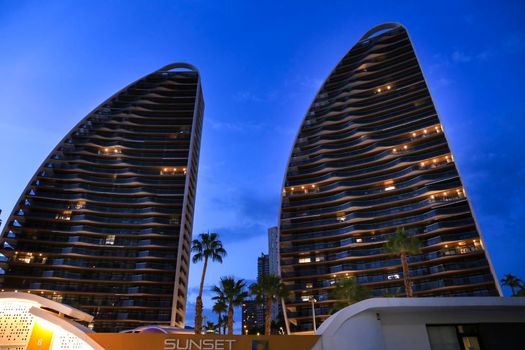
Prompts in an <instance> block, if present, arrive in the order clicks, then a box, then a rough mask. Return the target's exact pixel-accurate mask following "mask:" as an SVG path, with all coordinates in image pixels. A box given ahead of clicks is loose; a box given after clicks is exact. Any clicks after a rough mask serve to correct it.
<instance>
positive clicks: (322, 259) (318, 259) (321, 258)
mask: <svg viewBox="0 0 525 350" xmlns="http://www.w3.org/2000/svg"><path fill="white" fill-rule="evenodd" d="M315 261H316V262H319V261H324V255H318V256H316V257H315Z"/></svg>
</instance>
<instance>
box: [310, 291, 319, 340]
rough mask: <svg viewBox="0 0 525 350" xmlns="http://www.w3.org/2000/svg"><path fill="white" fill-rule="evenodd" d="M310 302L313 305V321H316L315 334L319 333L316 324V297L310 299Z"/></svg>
mask: <svg viewBox="0 0 525 350" xmlns="http://www.w3.org/2000/svg"><path fill="white" fill-rule="evenodd" d="M310 302H311V303H312V319H313V321H314V333H315V332H317V325H316V323H315V303H317V299H315V298H314V297H311V298H310Z"/></svg>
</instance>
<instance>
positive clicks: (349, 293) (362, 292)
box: [330, 277, 370, 312]
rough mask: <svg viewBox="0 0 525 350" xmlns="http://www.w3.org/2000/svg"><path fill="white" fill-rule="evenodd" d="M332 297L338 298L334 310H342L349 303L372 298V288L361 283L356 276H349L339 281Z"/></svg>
mask: <svg viewBox="0 0 525 350" xmlns="http://www.w3.org/2000/svg"><path fill="white" fill-rule="evenodd" d="M330 298H331V299H334V300H336V302H335V304H334V306H333V307H332V310H331V311H332V312H334V311H338V310H341V309H342V308H344V307H347V306H348V305H352V304H355V303H357V302H358V301H361V300H365V299H368V298H370V290H369V289H368V288H367V287H365V286H362V285H360V284H359V283H358V282H357V280H356V279H355V278H354V277H347V278H343V279H340V280H339V281H337V283H336V285H335V289H333V290H332V292H331V293H330Z"/></svg>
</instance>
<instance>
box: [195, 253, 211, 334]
mask: <svg viewBox="0 0 525 350" xmlns="http://www.w3.org/2000/svg"><path fill="white" fill-rule="evenodd" d="M207 267H208V257H205V258H204V266H203V267H202V276H201V284H200V287H199V295H198V296H197V300H196V302H195V334H201V332H202V309H203V305H202V290H203V289H204V278H205V277H206V268H207Z"/></svg>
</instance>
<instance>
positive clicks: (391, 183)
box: [384, 180, 396, 191]
mask: <svg viewBox="0 0 525 350" xmlns="http://www.w3.org/2000/svg"><path fill="white" fill-rule="evenodd" d="M384 185H385V191H392V190H395V189H396V186H395V185H394V180H388V181H385V183H384Z"/></svg>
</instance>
